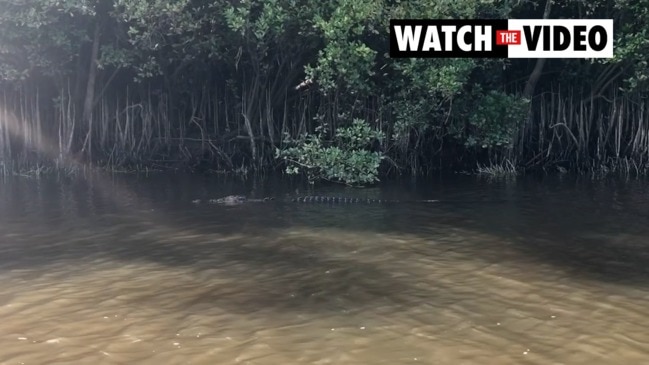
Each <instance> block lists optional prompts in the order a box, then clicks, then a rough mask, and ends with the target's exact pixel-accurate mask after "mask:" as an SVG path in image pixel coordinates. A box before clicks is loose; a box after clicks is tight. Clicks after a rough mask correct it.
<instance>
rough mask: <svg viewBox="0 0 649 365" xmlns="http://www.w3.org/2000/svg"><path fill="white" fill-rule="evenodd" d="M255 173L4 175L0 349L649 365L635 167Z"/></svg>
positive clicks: (19, 358)
mask: <svg viewBox="0 0 649 365" xmlns="http://www.w3.org/2000/svg"><path fill="white" fill-rule="evenodd" d="M268 181H269V182H266V183H251V182H239V181H219V180H217V179H214V178H207V177H197V176H153V177H148V178H147V177H119V176H118V177H106V176H104V177H101V176H95V177H92V178H79V179H74V180H56V179H46V180H29V179H23V178H16V179H9V180H5V181H3V182H2V185H1V186H0V204H1V205H0V364H155V365H159V364H237V363H241V364H287V365H290V364H642V363H649V332H648V331H647V328H648V327H649V306H648V305H647V304H649V301H648V300H649V241H648V239H647V237H648V236H649V228H648V225H647V222H648V218H649V185H647V184H643V183H639V182H628V181H627V182H624V181H600V182H596V183H592V182H587V181H578V180H570V179H565V180H552V179H546V180H545V181H539V180H538V179H536V180H535V179H522V180H519V181H501V182H493V181H491V182H490V181H484V180H475V179H472V178H445V179H437V180H433V181H423V182H422V181H418V182H398V183H396V182H395V183H386V184H384V185H383V186H382V187H381V188H376V189H366V190H361V191H348V190H344V189H340V188H332V187H329V188H320V189H319V190H316V191H315V193H318V194H330V195H333V194H341V195H342V194H344V195H352V194H354V195H356V196H363V197H373V198H377V197H381V198H392V199H395V198H398V199H406V200H408V199H435V198H436V199H440V200H442V201H441V202H440V203H438V204H416V203H413V204H410V203H404V204H396V205H346V206H317V205H296V204H291V203H284V202H283V201H282V199H279V201H275V202H272V203H263V204H248V205H244V206H238V207H218V206H208V205H195V204H192V203H191V201H192V200H193V199H206V198H211V197H217V196H220V195H223V194H230V193H243V192H246V193H248V194H253V195H256V196H265V195H273V196H277V197H279V198H281V197H284V196H287V195H288V196H290V195H294V194H296V190H300V189H303V188H302V187H300V186H294V185H291V184H288V183H286V182H283V183H282V182H277V181H271V180H268ZM299 192H308V191H304V190H301V191H299ZM310 193H313V191H311V192H310Z"/></svg>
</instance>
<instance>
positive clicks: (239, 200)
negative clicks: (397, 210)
mask: <svg viewBox="0 0 649 365" xmlns="http://www.w3.org/2000/svg"><path fill="white" fill-rule="evenodd" d="M273 200H275V199H274V198H272V197H266V198H262V199H249V198H247V197H246V196H245V195H228V196H224V197H222V198H218V199H209V200H207V203H209V204H219V205H240V204H244V203H250V202H268V201H273ZM288 201H290V202H294V203H325V204H337V203H342V204H345V203H347V204H350V203H351V204H379V203H437V202H439V200H410V201H404V200H388V199H369V198H368V199H364V198H350V197H338V196H318V195H308V196H301V197H295V198H290V199H289V200H288ZM193 203H195V204H199V203H201V200H200V199H197V200H194V201H193Z"/></svg>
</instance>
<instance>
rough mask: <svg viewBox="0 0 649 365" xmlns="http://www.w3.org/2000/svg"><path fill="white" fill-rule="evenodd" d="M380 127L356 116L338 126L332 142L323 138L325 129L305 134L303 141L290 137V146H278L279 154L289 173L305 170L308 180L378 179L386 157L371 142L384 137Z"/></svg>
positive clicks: (355, 182) (354, 181)
mask: <svg viewBox="0 0 649 365" xmlns="http://www.w3.org/2000/svg"><path fill="white" fill-rule="evenodd" d="M383 138H384V136H383V133H382V132H381V131H378V130H375V129H372V128H371V127H370V126H369V125H368V124H367V123H366V122H365V121H363V120H359V119H356V120H354V121H353V123H352V125H351V126H349V127H344V128H339V129H338V131H337V132H336V135H335V138H334V140H333V141H332V143H326V142H325V141H324V136H323V133H317V134H314V135H307V136H305V138H304V140H303V141H302V142H298V141H291V140H290V139H289V140H288V141H287V142H288V143H289V144H290V145H292V146H291V147H288V148H285V149H283V150H280V149H277V150H276V157H277V158H281V159H283V160H284V161H285V162H286V163H287V167H286V172H287V173H289V174H300V173H305V174H306V175H307V177H308V178H309V181H311V182H315V181H317V180H330V181H338V182H343V183H345V184H348V185H365V184H371V183H374V182H377V181H378V180H379V179H378V169H379V165H380V164H381V160H382V159H383V155H382V153H380V152H372V151H371V150H370V149H369V148H370V145H371V144H372V142H374V141H377V140H378V141H381V140H383Z"/></svg>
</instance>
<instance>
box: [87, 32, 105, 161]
mask: <svg viewBox="0 0 649 365" xmlns="http://www.w3.org/2000/svg"><path fill="white" fill-rule="evenodd" d="M100 35H101V22H100V19H97V24H96V25H95V34H94V36H93V40H92V51H91V53H90V66H89V69H88V82H87V83H86V96H85V99H84V102H83V116H82V119H83V121H84V122H86V123H88V134H87V135H86V140H85V141H84V142H83V149H82V152H84V151H85V149H86V148H88V157H89V158H90V159H92V109H93V105H94V103H93V102H94V100H95V83H96V81H97V60H98V58H99V37H100Z"/></svg>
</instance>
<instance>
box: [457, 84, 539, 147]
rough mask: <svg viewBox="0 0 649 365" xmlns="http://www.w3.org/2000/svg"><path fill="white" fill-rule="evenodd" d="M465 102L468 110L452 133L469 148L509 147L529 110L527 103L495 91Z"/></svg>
mask: <svg viewBox="0 0 649 365" xmlns="http://www.w3.org/2000/svg"><path fill="white" fill-rule="evenodd" d="M464 102H465V104H464V108H465V110H464V112H463V113H460V116H461V117H460V118H455V120H454V123H453V125H452V127H451V128H450V130H451V133H452V134H453V135H455V137H456V138H459V139H460V140H461V141H464V145H465V146H466V147H469V148H471V147H480V148H498V147H510V145H511V143H512V141H513V140H514V137H515V133H516V132H517V131H518V128H519V126H520V125H521V122H522V121H524V120H525V118H526V116H527V112H528V110H529V109H528V108H529V104H528V103H529V101H528V100H526V99H522V98H520V97H518V96H515V95H508V94H505V93H502V92H499V91H495V90H492V91H489V92H487V93H486V94H475V95H473V96H472V97H470V98H468V99H466V100H465V101H464Z"/></svg>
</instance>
